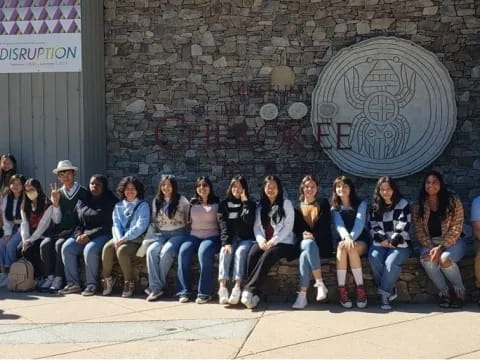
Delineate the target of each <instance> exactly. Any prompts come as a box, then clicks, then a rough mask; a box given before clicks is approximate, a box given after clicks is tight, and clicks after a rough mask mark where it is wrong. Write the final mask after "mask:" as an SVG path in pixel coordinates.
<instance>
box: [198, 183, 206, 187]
mask: <svg viewBox="0 0 480 360" xmlns="http://www.w3.org/2000/svg"><path fill="white" fill-rule="evenodd" d="M197 188H208V184H206V183H201V184H197Z"/></svg>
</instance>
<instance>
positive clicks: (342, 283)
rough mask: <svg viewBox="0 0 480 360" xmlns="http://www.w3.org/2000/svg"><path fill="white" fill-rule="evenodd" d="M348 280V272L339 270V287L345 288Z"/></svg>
mask: <svg viewBox="0 0 480 360" xmlns="http://www.w3.org/2000/svg"><path fill="white" fill-rule="evenodd" d="M346 278H347V270H337V282H338V286H345V280H346Z"/></svg>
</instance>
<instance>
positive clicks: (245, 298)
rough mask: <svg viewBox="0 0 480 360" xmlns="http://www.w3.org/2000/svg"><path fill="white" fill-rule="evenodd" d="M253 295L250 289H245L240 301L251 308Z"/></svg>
mask: <svg viewBox="0 0 480 360" xmlns="http://www.w3.org/2000/svg"><path fill="white" fill-rule="evenodd" d="M252 297H253V294H252V293H251V292H250V291H246V290H244V291H243V292H242V298H241V299H240V302H241V303H242V304H243V305H245V306H246V307H247V308H249V309H250V306H251V305H252Z"/></svg>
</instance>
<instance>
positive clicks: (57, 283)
mask: <svg viewBox="0 0 480 360" xmlns="http://www.w3.org/2000/svg"><path fill="white" fill-rule="evenodd" d="M62 285H63V278H62V277H61V276H56V277H55V279H53V282H52V285H51V286H50V290H51V291H59V290H60V289H61V288H62Z"/></svg>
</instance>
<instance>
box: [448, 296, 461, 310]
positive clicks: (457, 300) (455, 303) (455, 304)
mask: <svg viewBox="0 0 480 360" xmlns="http://www.w3.org/2000/svg"><path fill="white" fill-rule="evenodd" d="M463 303H464V298H463V296H458V295H454V296H453V299H452V301H450V307H451V308H454V309H461V308H463Z"/></svg>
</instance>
